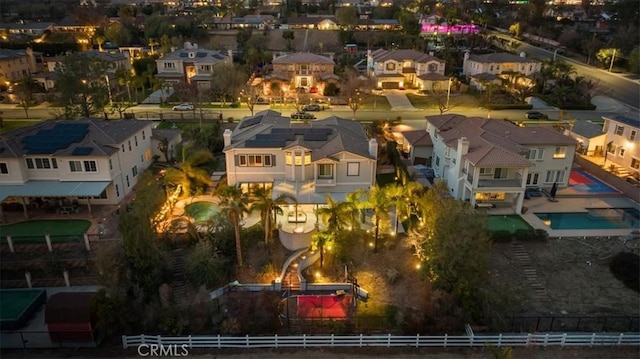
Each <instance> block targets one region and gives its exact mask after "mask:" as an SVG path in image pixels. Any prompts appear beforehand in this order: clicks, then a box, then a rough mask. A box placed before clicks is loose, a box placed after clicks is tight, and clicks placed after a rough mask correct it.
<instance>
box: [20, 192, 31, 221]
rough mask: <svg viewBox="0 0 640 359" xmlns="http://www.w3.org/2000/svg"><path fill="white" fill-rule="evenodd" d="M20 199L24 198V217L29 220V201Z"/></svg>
mask: <svg viewBox="0 0 640 359" xmlns="http://www.w3.org/2000/svg"><path fill="white" fill-rule="evenodd" d="M20 198H22V210H23V211H24V217H25V218H29V211H28V210H27V201H26V200H25V198H24V197H20Z"/></svg>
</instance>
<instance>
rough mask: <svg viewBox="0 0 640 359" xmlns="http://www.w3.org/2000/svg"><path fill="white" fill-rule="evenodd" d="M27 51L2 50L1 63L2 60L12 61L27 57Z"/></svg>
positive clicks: (0, 50) (0, 52)
mask: <svg viewBox="0 0 640 359" xmlns="http://www.w3.org/2000/svg"><path fill="white" fill-rule="evenodd" d="M26 56H27V52H26V50H10V49H0V61H1V60H10V59H19V58H21V57H26Z"/></svg>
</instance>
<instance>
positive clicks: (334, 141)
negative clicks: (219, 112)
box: [225, 110, 372, 161]
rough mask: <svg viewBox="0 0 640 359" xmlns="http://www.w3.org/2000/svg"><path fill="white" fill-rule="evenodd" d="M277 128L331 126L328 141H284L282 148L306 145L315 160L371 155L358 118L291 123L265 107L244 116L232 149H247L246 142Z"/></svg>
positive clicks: (268, 133)
mask: <svg viewBox="0 0 640 359" xmlns="http://www.w3.org/2000/svg"><path fill="white" fill-rule="evenodd" d="M274 129H328V130H329V131H328V132H327V139H326V140H309V139H305V137H304V136H301V135H300V136H296V137H295V138H292V139H288V140H283V143H282V146H281V148H291V147H293V146H303V147H305V148H307V149H309V150H311V151H312V154H311V159H312V161H317V160H319V159H322V158H330V157H331V156H333V155H336V154H338V153H340V152H344V151H346V152H350V153H353V154H357V155H360V156H363V157H366V158H372V157H371V156H370V155H369V140H368V138H367V136H366V135H365V133H364V130H363V129H362V126H361V125H360V123H359V122H357V121H351V120H345V119H342V118H339V117H335V116H332V117H329V118H326V119H323V120H316V121H310V122H308V123H291V119H290V118H288V117H283V116H282V115H281V114H280V113H279V112H276V111H272V110H266V111H262V112H258V113H257V114H255V116H253V117H245V118H244V119H242V121H240V123H239V124H238V126H236V128H235V129H234V130H233V132H232V134H231V145H229V146H227V147H225V151H227V150H229V149H232V148H247V146H246V143H247V141H256V139H257V138H258V137H264V136H267V137H268V136H270V135H272V134H274V133H275V132H273V130H274Z"/></svg>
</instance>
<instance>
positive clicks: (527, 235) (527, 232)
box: [515, 229, 535, 241]
mask: <svg viewBox="0 0 640 359" xmlns="http://www.w3.org/2000/svg"><path fill="white" fill-rule="evenodd" d="M515 237H516V238H517V239H519V240H521V241H530V240H532V239H535V233H534V231H533V230H532V229H518V230H516V233H515Z"/></svg>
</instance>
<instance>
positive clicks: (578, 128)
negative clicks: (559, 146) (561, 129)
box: [570, 121, 604, 138]
mask: <svg viewBox="0 0 640 359" xmlns="http://www.w3.org/2000/svg"><path fill="white" fill-rule="evenodd" d="M570 132H571V133H575V134H576V135H578V136H581V137H584V138H594V137H597V136H600V135H604V132H602V124H597V123H593V122H591V121H576V122H575V123H574V124H573V126H572V127H571V131H570Z"/></svg>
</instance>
